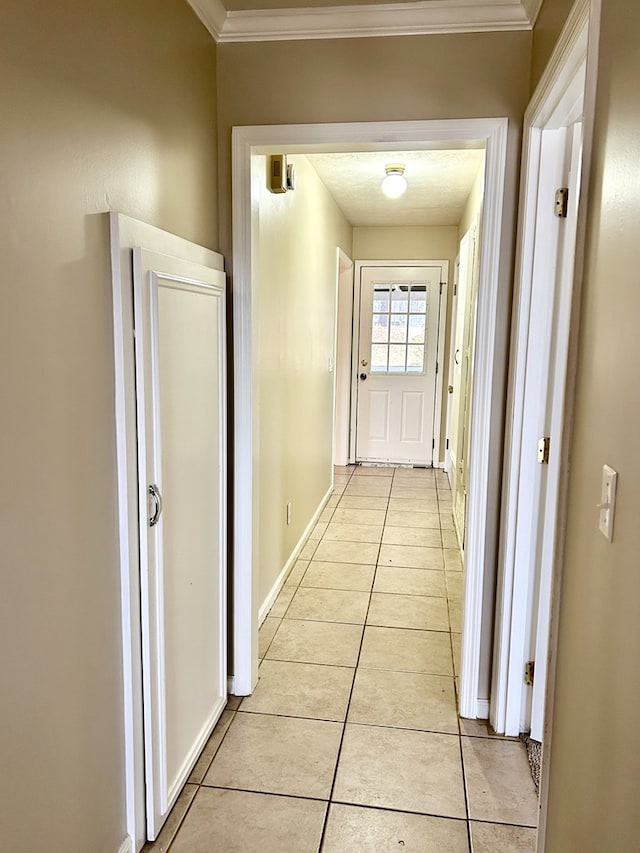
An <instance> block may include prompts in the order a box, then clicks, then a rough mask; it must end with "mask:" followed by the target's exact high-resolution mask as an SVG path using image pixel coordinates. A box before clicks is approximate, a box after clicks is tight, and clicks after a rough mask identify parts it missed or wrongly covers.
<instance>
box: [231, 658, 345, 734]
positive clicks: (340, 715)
mask: <svg viewBox="0 0 640 853" xmlns="http://www.w3.org/2000/svg"><path fill="white" fill-rule="evenodd" d="M352 682H353V669H349V668H347V667H341V666H321V665H319V664H312V663H291V662H289V661H278V660H263V661H262V663H261V664H260V679H259V681H258V685H257V687H256V689H255V690H254V691H253V693H252V694H251V696H247V697H246V698H245V699H244V700H243V702H242V705H241V706H240V708H241V711H251V712H253V713H258V714H280V715H282V716H285V717H308V718H310V719H315V720H337V721H341V720H344V718H345V716H346V713H347V703H348V701H349V693H350V691H351V684H352Z"/></svg>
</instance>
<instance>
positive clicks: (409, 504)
mask: <svg viewBox="0 0 640 853" xmlns="http://www.w3.org/2000/svg"><path fill="white" fill-rule="evenodd" d="M388 508H389V510H390V511H393V512H427V513H430V514H431V513H437V512H438V501H437V499H436V498H425V497H422V498H416V497H410V498H400V497H396V496H395V495H391V497H390V498H389V507H388Z"/></svg>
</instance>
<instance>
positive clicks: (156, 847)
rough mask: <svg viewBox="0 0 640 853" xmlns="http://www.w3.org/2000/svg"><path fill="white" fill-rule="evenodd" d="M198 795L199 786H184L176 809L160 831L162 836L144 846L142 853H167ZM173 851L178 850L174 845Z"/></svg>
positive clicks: (173, 809) (172, 810) (174, 808)
mask: <svg viewBox="0 0 640 853" xmlns="http://www.w3.org/2000/svg"><path fill="white" fill-rule="evenodd" d="M197 793H198V786H197V785H190V784H189V783H187V784H186V785H185V786H184V788H183V789H182V791H181V792H180V794H179V795H178V799H177V800H176V802H175V805H174V807H173V808H172V809H171V812H170V813H169V817H168V818H167V820H166V822H165V824H164V826H163V827H162V829H161V830H160V834H159V835H158V837H157V838H156V840H155V841H149V842H148V843H147V844H145V845H144V847H143V848H142V853H166V851H167V850H168V849H169V845H170V844H171V842H172V841H173V839H174V838H175V836H176V833H177V832H178V830H179V828H180V824H181V823H182V820H183V818H184V816H185V815H186V813H187V811H188V810H189V806H190V805H191V804H192V802H193V799H194V797H195V796H196V794H197ZM171 849H172V850H175V849H177V848H176V847H175V845H174V846H173V847H172V848H171Z"/></svg>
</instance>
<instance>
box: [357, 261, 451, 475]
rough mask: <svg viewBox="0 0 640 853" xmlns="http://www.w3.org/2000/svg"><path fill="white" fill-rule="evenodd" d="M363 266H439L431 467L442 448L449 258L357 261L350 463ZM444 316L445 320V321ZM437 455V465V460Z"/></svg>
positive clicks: (382, 267) (381, 267)
mask: <svg viewBox="0 0 640 853" xmlns="http://www.w3.org/2000/svg"><path fill="white" fill-rule="evenodd" d="M364 267H379V268H380V269H384V268H385V267H440V285H441V286H440V293H439V296H438V329H437V332H436V334H437V336H438V340H437V346H436V364H437V366H438V368H440V369H437V370H436V388H435V397H434V401H433V442H434V444H433V449H432V451H431V466H432V467H433V468H437V467H439V465H440V459H439V448H440V437H441V420H442V388H443V380H444V370H443V369H442V368H443V366H444V337H445V335H444V333H445V328H446V324H447V294H448V287H447V285H448V284H449V261H448V260H447V261H442V260H435V261H428V260H420V261H393V260H386V261H356V262H355V271H354V285H353V328H352V335H351V418H350V420H349V462H350V464H353V463H355V461H356V446H357V427H358V373H359V369H358V346H359V341H360V299H361V294H362V270H363V268H364ZM443 317H444V323H443ZM436 458H438V464H436V463H435V461H434V460H435V459H436Z"/></svg>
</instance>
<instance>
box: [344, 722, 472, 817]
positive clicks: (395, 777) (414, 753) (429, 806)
mask: <svg viewBox="0 0 640 853" xmlns="http://www.w3.org/2000/svg"><path fill="white" fill-rule="evenodd" d="M333 798H334V799H335V800H337V801H339V802H342V803H353V804H355V805H364V806H379V807H382V808H389V809H402V810H404V811H411V812H420V813H422V814H425V813H426V814H432V815H442V816H443V817H460V818H464V817H466V807H465V798H464V789H463V782H462V767H461V762H460V746H459V742H458V737H457V736H455V735H445V734H434V733H431V732H417V731H408V730H406V729H389V728H379V727H377V726H359V725H353V724H350V723H348V724H347V726H346V729H345V735H344V740H343V743H342V750H341V753H340V760H339V762H338V772H337V774H336V782H335V788H334V794H333Z"/></svg>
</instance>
